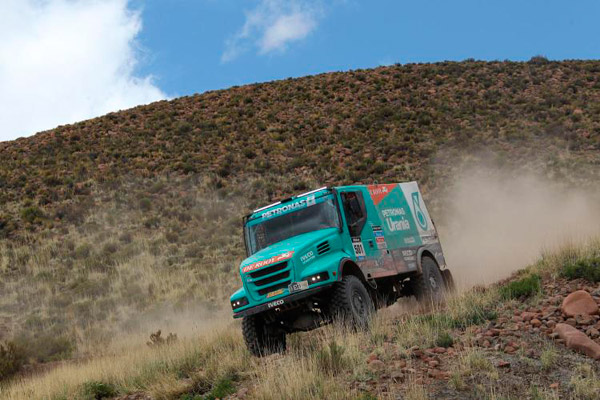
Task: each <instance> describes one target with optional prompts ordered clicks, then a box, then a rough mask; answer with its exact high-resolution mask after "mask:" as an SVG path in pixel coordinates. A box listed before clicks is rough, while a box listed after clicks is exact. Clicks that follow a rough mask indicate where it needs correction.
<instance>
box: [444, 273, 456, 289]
mask: <svg viewBox="0 0 600 400" xmlns="http://www.w3.org/2000/svg"><path fill="white" fill-rule="evenodd" d="M442 278H444V285H445V286H446V291H447V292H448V293H454V291H455V290H456V286H455V285H454V278H453V277H452V272H450V270H449V269H445V270H443V271H442Z"/></svg>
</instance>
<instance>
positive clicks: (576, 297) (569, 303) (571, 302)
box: [561, 290, 598, 317]
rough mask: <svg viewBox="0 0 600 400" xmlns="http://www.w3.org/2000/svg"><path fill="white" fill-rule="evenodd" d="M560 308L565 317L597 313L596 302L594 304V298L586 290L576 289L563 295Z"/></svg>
mask: <svg viewBox="0 0 600 400" xmlns="http://www.w3.org/2000/svg"><path fill="white" fill-rule="evenodd" d="M561 310H562V312H563V314H565V315H566V316H567V317H574V316H576V315H592V314H598V304H596V302H595V301H594V298H593V297H592V296H591V295H590V294H589V293H588V292H586V291H585V290H577V291H576V292H573V293H571V294H570V295H568V296H567V297H565V299H564V300H563V302H562V306H561Z"/></svg>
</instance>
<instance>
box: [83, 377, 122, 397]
mask: <svg viewBox="0 0 600 400" xmlns="http://www.w3.org/2000/svg"><path fill="white" fill-rule="evenodd" d="M82 389H83V390H82V391H83V395H84V396H85V397H84V398H85V399H89V400H100V399H106V398H109V397H114V396H116V395H117V390H116V388H115V387H114V386H113V385H112V384H110V383H104V382H96V381H93V382H86V383H84V384H83V388H82Z"/></svg>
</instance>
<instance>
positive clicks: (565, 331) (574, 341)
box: [554, 324, 600, 360]
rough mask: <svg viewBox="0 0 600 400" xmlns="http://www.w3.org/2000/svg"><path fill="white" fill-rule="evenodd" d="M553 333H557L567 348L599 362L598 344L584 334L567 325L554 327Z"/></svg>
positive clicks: (599, 345)
mask: <svg viewBox="0 0 600 400" xmlns="http://www.w3.org/2000/svg"><path fill="white" fill-rule="evenodd" d="M554 332H555V333H558V336H559V337H560V338H561V339H563V340H564V341H565V345H566V346H567V347H568V348H570V349H573V350H576V351H579V352H581V353H583V354H585V355H586V356H589V357H592V358H593V359H595V360H600V344H598V343H596V342H594V341H593V340H592V339H590V338H589V337H587V336H586V334H585V333H583V332H581V331H579V330H577V329H576V328H573V327H572V326H571V325H567V324H558V325H556V328H555V329H554Z"/></svg>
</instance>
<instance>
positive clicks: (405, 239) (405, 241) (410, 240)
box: [404, 236, 416, 244]
mask: <svg viewBox="0 0 600 400" xmlns="http://www.w3.org/2000/svg"><path fill="white" fill-rule="evenodd" d="M415 242H416V241H415V238H414V237H413V236H409V237H407V238H404V243H406V244H413V243H415Z"/></svg>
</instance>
